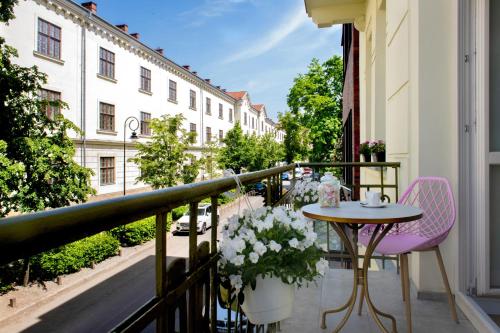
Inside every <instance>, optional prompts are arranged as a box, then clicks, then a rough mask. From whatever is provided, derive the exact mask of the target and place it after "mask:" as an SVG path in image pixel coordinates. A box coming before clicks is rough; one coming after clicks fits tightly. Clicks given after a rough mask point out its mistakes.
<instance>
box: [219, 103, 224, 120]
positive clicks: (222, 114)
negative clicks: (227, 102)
mask: <svg viewBox="0 0 500 333" xmlns="http://www.w3.org/2000/svg"><path fill="white" fill-rule="evenodd" d="M219 119H224V106H223V105H222V103H219Z"/></svg>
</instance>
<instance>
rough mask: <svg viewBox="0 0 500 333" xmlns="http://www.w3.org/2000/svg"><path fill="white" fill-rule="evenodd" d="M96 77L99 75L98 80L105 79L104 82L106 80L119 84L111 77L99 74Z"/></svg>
mask: <svg viewBox="0 0 500 333" xmlns="http://www.w3.org/2000/svg"><path fill="white" fill-rule="evenodd" d="M96 75H97V77H98V78H100V79H103V80H106V81H108V82H111V83H117V82H118V81H117V80H116V79H113V78H111V77H107V76H104V75H102V74H99V73H97V74H96Z"/></svg>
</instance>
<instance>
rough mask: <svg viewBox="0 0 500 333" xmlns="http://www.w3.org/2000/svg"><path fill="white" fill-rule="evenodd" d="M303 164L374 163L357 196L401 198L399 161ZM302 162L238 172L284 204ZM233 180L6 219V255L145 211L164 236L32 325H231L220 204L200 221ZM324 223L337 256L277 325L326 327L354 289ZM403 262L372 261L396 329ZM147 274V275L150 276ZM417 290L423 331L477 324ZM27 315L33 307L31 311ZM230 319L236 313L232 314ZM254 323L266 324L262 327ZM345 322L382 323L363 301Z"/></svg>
mask: <svg viewBox="0 0 500 333" xmlns="http://www.w3.org/2000/svg"><path fill="white" fill-rule="evenodd" d="M301 166H303V167H311V168H312V169H313V171H314V172H313V174H317V173H318V172H319V171H320V170H321V169H324V168H326V167H329V168H338V169H339V171H340V172H343V173H344V174H345V173H346V172H348V171H349V170H351V171H352V169H355V168H367V169H368V170H370V172H372V173H375V174H377V176H376V177H374V179H377V181H378V182H373V181H370V180H367V182H366V183H359V184H348V187H350V189H351V190H352V192H351V193H352V197H353V199H358V198H359V197H360V195H361V193H362V191H363V190H364V189H367V188H378V189H380V190H381V191H382V193H384V194H385V195H387V196H388V197H389V198H390V199H391V200H392V201H397V197H398V181H397V180H398V168H399V164H398V163H336V164H321V163H309V164H301ZM295 167H296V166H295V164H291V165H287V166H282V167H276V168H272V169H267V170H262V171H258V172H253V173H247V174H242V175H239V176H238V178H239V180H240V181H241V183H243V184H252V183H255V182H257V181H260V180H266V182H267V189H266V193H265V195H264V196H265V198H264V203H265V204H267V205H286V204H287V199H288V198H289V197H290V195H289V194H287V193H289V192H288V190H289V189H290V187H291V186H293V184H294V178H295V177H293V179H292V181H291V182H290V184H289V185H288V184H285V183H284V181H283V177H282V174H283V173H284V172H290V173H292V174H293V175H294V176H295V171H294V170H295ZM390 171H391V172H393V174H392V175H391V176H389V175H388V173H389V172H390ZM391 179H392V181H391ZM235 187H236V181H235V179H234V178H232V177H228V178H222V179H217V180H211V181H204V182H200V183H196V184H190V185H184V186H178V187H173V188H168V189H163V190H158V191H153V192H150V193H141V194H135V195H128V196H125V197H121V198H115V199H110V200H106V201H102V202H94V203H88V204H83V205H76V206H71V207H65V208H61V209H55V210H51V211H43V212H38V213H34V214H27V215H21V216H16V217H10V218H5V219H2V220H0V264H2V263H8V262H10V261H12V260H15V259H18V258H24V257H27V256H30V255H33V254H36V253H39V252H41V251H45V250H48V249H51V248H55V247H57V246H60V245H63V244H66V243H69V242H71V241H75V240H78V239H81V238H84V237H87V236H89V235H92V234H95V233H98V232H100V231H104V230H109V229H111V228H114V227H116V226H119V225H124V224H127V223H130V222H133V221H136V220H138V219H140V218H144V217H147V216H152V215H154V216H156V240H155V243H154V246H151V248H150V250H149V251H150V252H148V255H147V256H145V257H144V259H143V260H140V261H137V262H135V263H133V264H130V265H129V266H128V267H126V268H125V269H123V270H122V271H120V272H118V273H117V274H115V275H112V276H109V277H106V278H105V279H103V281H102V282H100V283H99V284H97V285H94V286H93V287H91V288H89V289H88V290H85V291H84V292H82V293H80V294H78V295H75V296H74V297H72V298H70V299H69V300H67V301H66V302H65V303H64V304H62V305H59V306H55V307H53V308H52V309H51V310H50V311H47V313H45V314H42V315H40V316H39V317H38V318H36V320H35V322H36V321H38V323H35V324H34V325H32V326H30V327H25V328H24V329H25V330H24V331H26V332H44V331H47V329H48V327H50V331H54V332H55V331H62V332H63V331H68V329H71V331H72V332H80V331H81V332H84V331H88V329H89V328H91V329H92V331H95V332H101V331H109V330H111V331H114V332H141V331H155V330H156V331H157V332H179V331H180V332H208V331H210V332H227V331H228V330H227V328H226V329H225V328H224V326H226V327H234V324H232V323H231V321H232V319H230V320H229V321H228V320H222V321H221V320H218V319H219V318H217V317H218V316H219V313H221V312H222V313H224V312H225V311H227V310H223V309H220V308H219V307H218V305H217V299H218V297H217V295H218V291H219V286H218V279H217V273H216V262H217V259H218V255H217V248H216V244H217V239H218V237H219V232H220V228H217V227H215V226H216V224H217V214H215V212H212V220H211V222H212V225H213V226H214V228H212V229H211V231H210V233H209V234H208V233H207V234H206V235H204V236H198V235H197V233H196V232H195V228H196V225H197V223H196V219H197V214H196V212H197V207H198V203H199V202H200V201H201V200H202V199H204V198H207V197H208V198H211V202H212V207H217V201H218V195H219V194H220V193H222V192H224V191H227V190H230V189H233V188H235ZM183 204H189V207H190V211H191V212H193V213H192V214H191V221H190V222H191V223H190V227H192V230H190V231H191V232H190V233H189V237H185V239H184V240H185V243H184V244H185V245H186V249H185V251H183V253H172V252H171V251H169V247H168V246H167V245H168V244H170V243H171V240H169V241H168V242H167V234H166V216H167V214H168V213H169V212H170V211H171V210H172V209H173V208H175V207H177V206H180V205H183ZM318 232H319V233H320V236H321V237H322V239H324V240H325V242H326V243H327V253H325V256H326V257H327V258H328V259H329V260H330V268H331V269H330V270H329V272H328V273H327V275H326V277H325V278H323V279H321V280H319V281H318V284H317V285H316V286H315V285H310V286H309V287H308V288H303V289H299V290H298V291H297V297H296V302H295V304H294V313H293V316H292V317H291V318H289V319H286V320H284V321H283V322H281V323H279V324H276V325H271V326H270V327H268V328H267V329H268V330H269V331H272V330H274V329H276V328H277V327H279V326H280V327H281V331H282V332H324V331H325V330H322V329H320V327H319V319H320V312H321V311H322V310H324V309H325V308H329V307H334V306H336V305H340V304H342V303H343V302H345V301H346V299H347V298H348V297H349V296H348V292H349V291H350V290H351V289H352V270H349V269H348V268H349V267H350V266H351V263H350V262H349V261H348V260H347V258H348V257H347V255H346V253H345V249H344V248H343V247H342V246H340V247H339V246H338V245H337V246H334V245H331V242H330V241H331V240H332V239H333V238H335V237H336V236H335V233H334V232H333V230H332V229H330V228H324V229H322V230H318ZM167 243H168V244H167ZM361 251H362V249H361ZM153 253H154V256H153ZM398 266H399V261H398V258H397V257H383V256H377V257H375V258H374V259H373V260H372V263H371V271H370V281H371V282H370V283H371V285H370V286H371V289H370V291H371V292H372V294H373V295H372V296H373V299H374V302H375V303H376V304H377V306H378V307H380V308H381V309H383V310H385V311H387V312H389V313H391V314H393V315H395V317H396V320H397V323H398V328H399V329H400V330H401V331H403V329H404V327H405V317H404V312H403V311H404V310H403V309H404V307H403V303H402V301H401V287H400V280H399V279H400V278H399V276H398V274H397V271H398ZM346 268H347V269H346ZM145 274H147V278H144V275H145ZM153 277H154V278H153ZM117 281H118V282H117ZM83 283H84V281H83V280H82V284H83ZM144 290H147V291H146V292H143V291H144ZM412 296H413V297H412V306H413V317H414V321H413V322H414V331H415V332H454V333H458V332H474V330H473V329H472V327H471V325H470V323H468V322H467V320H466V319H465V318H464V316H463V315H461V314H460V325H457V324H455V323H454V322H453V321H452V320H451V318H450V314H449V308H448V305H447V303H446V302H439V301H429V300H417V299H416V295H412ZM89 299H90V301H89ZM47 302H48V303H49V302H50V300H47ZM82 306H83V307H87V308H89V307H93V308H94V310H93V314H94V316H88V315H83V313H84V312H83V311H81V312H80V311H75V309H78V308H81V307H82ZM86 310H88V309H86ZM85 313H86V314H87V313H88V312H85ZM211 314H217V316H215V315H211ZM23 315H24V316H26V317H30V316H32V314H30V313H28V312H25V313H24V314H23ZM340 317H341V316H340V315H335V314H333V315H329V316H327V327H328V329H327V331H330V330H333V328H334V327H335V324H336V322H337V321H338V320H339V319H340ZM227 318H234V315H231V316H226V319H227ZM31 319H33V318H31ZM1 320H2V318H0V321H1ZM21 320H22V319H21ZM47 325H49V326H47ZM9 327H14V326H8V325H4V326H3V327H2V328H0V332H1V331H3V330H4V329H5V330H7V331H16V330H13V329H9ZM17 327H19V326H17ZM251 327H252V325H248V327H246V328H247V329H248V331H251V329H250V328H251ZM252 329H253V330H254V331H263V330H264V328H263V327H253V328H252ZM232 331H234V330H232ZM238 331H239V330H238ZM343 331H345V332H377V331H378V328H377V326H376V325H375V323H374V322H373V321H372V319H371V317H370V316H368V315H367V313H366V307H365V310H363V313H362V316H357V315H356V314H354V313H353V314H352V316H351V318H350V320H349V321H348V322H347V325H346V326H345V327H344V329H343Z"/></svg>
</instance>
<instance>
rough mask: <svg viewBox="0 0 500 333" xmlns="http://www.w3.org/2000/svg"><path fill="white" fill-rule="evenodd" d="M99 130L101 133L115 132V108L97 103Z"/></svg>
mask: <svg viewBox="0 0 500 333" xmlns="http://www.w3.org/2000/svg"><path fill="white" fill-rule="evenodd" d="M99 129H100V130H103V131H112V132H113V131H114V130H115V106H114V105H111V104H107V103H102V102H101V103H99Z"/></svg>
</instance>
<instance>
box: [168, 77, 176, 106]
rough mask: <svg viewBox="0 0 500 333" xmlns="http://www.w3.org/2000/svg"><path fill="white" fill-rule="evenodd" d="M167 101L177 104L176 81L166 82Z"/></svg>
mask: <svg viewBox="0 0 500 333" xmlns="http://www.w3.org/2000/svg"><path fill="white" fill-rule="evenodd" d="M172 96H173V98H172ZM168 100H169V101H171V102H177V81H174V80H171V79H169V80H168Z"/></svg>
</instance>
